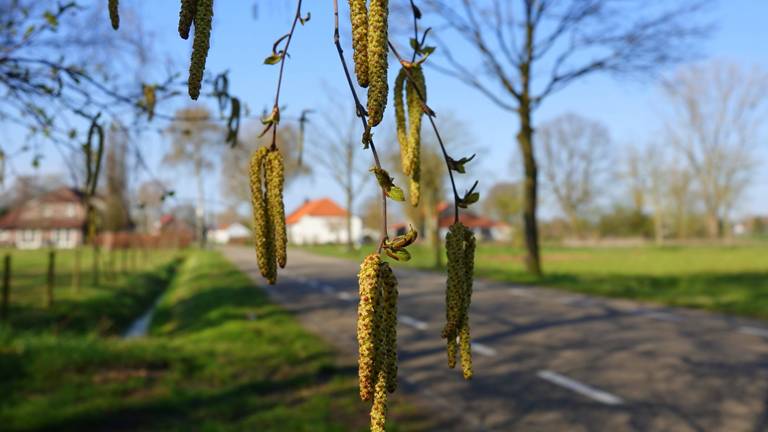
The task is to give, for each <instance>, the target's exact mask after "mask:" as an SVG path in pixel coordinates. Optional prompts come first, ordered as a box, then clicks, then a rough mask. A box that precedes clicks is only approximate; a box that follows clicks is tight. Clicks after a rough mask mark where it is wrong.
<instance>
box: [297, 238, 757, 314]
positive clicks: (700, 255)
mask: <svg viewBox="0 0 768 432" xmlns="http://www.w3.org/2000/svg"><path fill="white" fill-rule="evenodd" d="M307 249H308V250H309V251H312V252H317V253H321V254H327V255H334V256H341V257H347V258H354V259H356V260H359V259H361V258H362V257H363V256H364V255H365V254H366V253H367V252H368V251H367V250H360V251H355V252H352V253H349V252H346V251H345V249H344V248H343V247H341V246H313V247H309V248H307ZM411 252H412V254H413V256H414V257H413V259H412V260H411V261H410V262H408V263H406V264H401V265H407V266H413V267H417V268H433V266H434V255H433V253H432V251H431V250H430V249H428V248H427V247H426V246H424V245H416V246H414V247H413V248H412V250H411ZM522 257H523V252H522V251H521V250H520V249H515V248H512V247H509V246H504V245H497V244H481V245H480V246H479V247H478V251H477V256H476V264H475V269H476V274H477V275H478V276H482V277H488V278H492V279H496V280H502V281H508V282H513V283H521V284H538V285H544V286H550V287H556V288H560V289H565V290H570V291H577V292H583V293H587V294H595V295H601V296H607V297H621V298H631V299H637V300H647V301H652V302H656V303H660V304H666V305H673V306H686V307H695V308H702V309H708V310H714V311H719V312H725V313H729V314H737V315H744V316H750V317H758V318H764V319H768V246H766V245H760V244H755V245H750V246H688V247H631V248H630V247H626V248H562V247H561V248H545V249H544V251H543V263H544V269H545V271H546V275H545V276H544V277H543V278H540V279H536V278H532V277H531V276H530V275H528V274H526V273H525V271H524V268H523V260H522Z"/></svg>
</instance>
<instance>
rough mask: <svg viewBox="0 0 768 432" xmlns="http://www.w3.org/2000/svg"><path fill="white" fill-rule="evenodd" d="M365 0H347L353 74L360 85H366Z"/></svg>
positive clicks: (366, 36)
mask: <svg viewBox="0 0 768 432" xmlns="http://www.w3.org/2000/svg"><path fill="white" fill-rule="evenodd" d="M365 2H366V0H349V18H350V21H351V22H352V51H353V54H352V59H353V60H354V62H355V76H356V77H357V83H358V84H360V87H368V82H369V81H368V7H367V6H366V5H365Z"/></svg>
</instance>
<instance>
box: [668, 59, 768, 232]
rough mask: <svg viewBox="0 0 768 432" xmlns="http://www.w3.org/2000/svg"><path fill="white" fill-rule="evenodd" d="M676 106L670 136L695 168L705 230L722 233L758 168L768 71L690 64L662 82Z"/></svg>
mask: <svg viewBox="0 0 768 432" xmlns="http://www.w3.org/2000/svg"><path fill="white" fill-rule="evenodd" d="M664 92H665V95H666V96H667V99H668V100H669V102H670V104H671V106H672V107H673V109H674V112H673V114H672V120H670V121H669V123H668V125H667V133H668V139H669V141H670V142H671V143H672V145H673V147H674V148H675V149H676V150H677V151H678V152H679V153H680V155H681V156H682V157H683V159H684V160H685V161H686V163H687V165H688V169H689V170H690V172H691V173H692V175H693V177H694V179H695V184H696V189H697V191H698V193H699V194H700V198H701V202H702V205H703V207H704V211H705V213H706V227H707V234H708V235H709V236H710V237H718V236H721V235H722V234H723V224H724V223H725V222H726V220H727V218H728V217H729V214H730V212H731V210H732V209H733V207H734V205H735V204H736V202H737V201H738V200H739V199H740V198H741V197H742V195H743V193H744V191H745V189H746V188H747V187H748V185H749V180H750V178H751V176H752V174H753V172H754V168H755V163H754V158H753V149H754V147H755V146H757V145H758V143H759V140H760V139H761V136H760V132H761V129H760V128H761V123H762V122H763V121H764V119H765V114H766V108H767V107H768V74H767V73H766V72H764V71H762V70H758V69H756V68H755V69H752V70H748V71H747V70H743V69H742V68H740V67H738V66H736V65H733V64H727V63H722V62H713V63H708V64H701V65H695V66H690V67H687V68H685V69H682V70H680V71H679V72H678V73H677V74H676V75H674V76H673V77H672V78H671V79H669V80H666V81H665V82H664Z"/></svg>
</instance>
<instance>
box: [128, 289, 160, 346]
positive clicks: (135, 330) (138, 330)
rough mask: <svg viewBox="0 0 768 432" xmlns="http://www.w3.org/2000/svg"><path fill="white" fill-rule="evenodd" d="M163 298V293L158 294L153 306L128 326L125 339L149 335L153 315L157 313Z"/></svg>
mask: <svg viewBox="0 0 768 432" xmlns="http://www.w3.org/2000/svg"><path fill="white" fill-rule="evenodd" d="M162 298H163V296H162V295H160V296H158V297H157V300H155V301H154V303H152V306H150V307H149V309H148V310H147V311H146V312H144V313H143V314H142V315H141V316H140V317H138V318H136V319H135V320H134V321H133V322H132V323H131V325H130V326H128V329H127V330H126V331H125V333H123V339H135V338H142V337H145V336H146V335H147V333H148V332H149V325H150V324H151V323H152V317H153V316H154V315H155V310H157V305H159V304H160V300H161V299H162Z"/></svg>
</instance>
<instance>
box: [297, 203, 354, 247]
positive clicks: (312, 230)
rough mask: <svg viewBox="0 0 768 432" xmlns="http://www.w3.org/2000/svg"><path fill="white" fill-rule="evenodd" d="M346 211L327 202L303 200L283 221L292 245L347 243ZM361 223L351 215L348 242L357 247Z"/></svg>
mask: <svg viewBox="0 0 768 432" xmlns="http://www.w3.org/2000/svg"><path fill="white" fill-rule="evenodd" d="M347 214H348V213H347V210H345V209H344V208H342V207H341V206H339V205H338V204H336V203H335V202H334V201H333V200H331V199H330V198H321V199H317V200H307V201H305V202H304V204H303V205H301V206H300V207H299V208H298V209H296V210H295V211H294V212H293V213H291V214H290V215H289V216H288V217H287V218H286V220H285V222H286V228H287V230H288V241H289V242H291V243H293V244H299V245H302V244H324V243H346V242H347ZM362 230H363V222H362V220H361V219H360V218H359V217H358V216H354V215H352V241H353V242H355V243H359V242H360V240H361V236H362Z"/></svg>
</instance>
